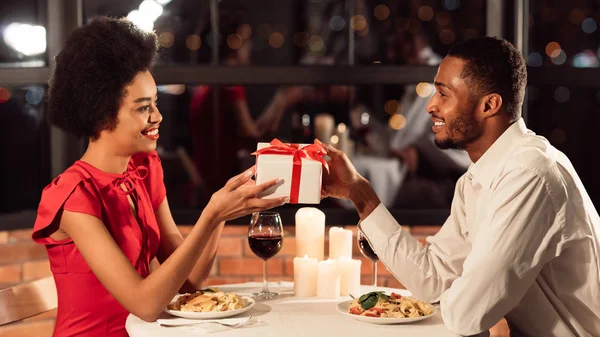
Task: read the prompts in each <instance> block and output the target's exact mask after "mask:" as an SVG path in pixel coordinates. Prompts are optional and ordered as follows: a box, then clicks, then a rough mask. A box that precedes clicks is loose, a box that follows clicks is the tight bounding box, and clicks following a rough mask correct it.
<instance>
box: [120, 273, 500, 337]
mask: <svg viewBox="0 0 600 337" xmlns="http://www.w3.org/2000/svg"><path fill="white" fill-rule="evenodd" d="M215 287H216V288H218V290H217V289H215ZM210 288H212V289H215V290H217V291H223V292H234V293H236V294H238V295H239V296H249V297H251V296H252V293H254V292H257V291H259V290H261V288H262V283H258V282H248V283H242V284H228V285H218V286H211V287H210ZM269 289H270V290H271V291H274V292H277V293H279V294H280V295H279V296H278V297H277V298H275V299H269V300H256V301H255V303H254V305H253V307H251V308H250V309H249V310H247V311H245V312H243V313H240V314H239V315H237V316H235V317H234V321H235V319H237V321H238V322H244V321H246V319H247V318H249V317H252V320H253V321H252V322H254V323H253V324H247V325H243V326H242V327H239V328H227V327H222V326H221V325H219V324H216V323H205V322H212V321H213V320H208V321H204V320H194V321H193V322H192V323H196V322H197V324H193V325H182V326H164V325H161V323H162V324H164V323H165V322H167V323H169V321H170V320H182V319H181V318H177V317H174V316H171V315H169V314H167V313H166V312H165V313H163V314H162V315H161V317H160V318H159V319H158V320H157V321H155V322H145V321H143V320H141V319H140V318H138V317H136V316H134V315H132V314H130V315H129V316H128V318H127V322H126V329H127V332H128V333H129V336H131V337H168V336H178V337H192V336H202V335H208V334H210V335H214V336H218V337H230V336H237V337H252V336H256V337H258V336H260V337H263V336H277V337H321V336H322V337H326V336H327V337H338V336H339V337H365V336H418V337H455V336H460V335H457V334H455V333H453V332H452V331H450V330H449V329H448V328H447V327H446V325H445V324H444V322H443V320H442V317H441V314H440V310H439V308H437V310H436V313H435V314H433V315H431V316H429V317H427V318H425V319H423V320H420V321H417V322H406V323H397V324H389V325H381V324H373V323H368V322H364V321H359V320H358V319H356V318H357V317H352V316H351V315H348V314H345V313H343V312H340V311H339V310H338V309H337V304H338V303H341V302H344V301H349V300H351V298H350V297H349V296H342V297H338V298H317V297H305V298H299V297H296V296H294V291H293V290H294V284H293V283H292V282H272V283H269ZM371 291H384V292H385V293H387V294H391V292H396V293H398V294H401V295H403V296H410V295H411V294H410V292H408V291H407V290H406V289H393V288H386V287H377V288H374V287H373V286H366V285H362V286H361V294H363V293H367V292H371ZM434 306H435V305H434ZM227 320H229V321H230V322H231V320H232V319H231V318H229V319H223V320H222V321H227ZM188 322H189V320H188ZM244 323H246V322H244ZM488 335H489V333H484V334H480V335H479V336H488Z"/></svg>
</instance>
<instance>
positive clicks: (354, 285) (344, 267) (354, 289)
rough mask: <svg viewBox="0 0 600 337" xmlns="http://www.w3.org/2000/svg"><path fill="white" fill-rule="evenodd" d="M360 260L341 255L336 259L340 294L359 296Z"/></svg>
mask: <svg viewBox="0 0 600 337" xmlns="http://www.w3.org/2000/svg"><path fill="white" fill-rule="evenodd" d="M361 263H362V261H361V260H354V259H352V258H349V257H346V256H342V257H340V258H339V259H338V265H339V270H340V295H342V296H348V295H353V296H354V297H358V296H360V265H361Z"/></svg>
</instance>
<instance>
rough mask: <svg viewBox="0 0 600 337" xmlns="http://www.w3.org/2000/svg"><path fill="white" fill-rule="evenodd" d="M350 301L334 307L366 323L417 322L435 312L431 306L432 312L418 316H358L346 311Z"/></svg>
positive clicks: (434, 308)
mask: <svg viewBox="0 0 600 337" xmlns="http://www.w3.org/2000/svg"><path fill="white" fill-rule="evenodd" d="M352 301H353V300H349V301H344V302H340V303H338V304H337V305H336V306H335V307H336V309H337V311H339V312H340V313H342V314H344V315H346V316H349V317H352V318H354V319H356V320H359V321H361V322H367V323H372V324H403V323H411V322H417V321H421V320H424V319H427V318H429V317H432V316H434V315H435V314H436V313H437V309H436V307H434V306H432V307H433V313H432V314H431V315H427V316H420V317H408V318H387V317H386V318H381V317H368V316H360V315H354V314H351V313H349V312H348V309H350V304H352Z"/></svg>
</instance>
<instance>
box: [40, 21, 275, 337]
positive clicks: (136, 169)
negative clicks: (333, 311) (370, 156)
mask: <svg viewBox="0 0 600 337" xmlns="http://www.w3.org/2000/svg"><path fill="white" fill-rule="evenodd" d="M156 52H157V37H156V36H155V34H153V33H146V32H144V31H142V30H140V29H139V28H137V27H136V26H135V25H134V24H133V23H131V22H130V21H127V20H123V19H112V18H106V17H98V18H95V19H93V20H92V21H91V22H90V23H88V24H86V25H85V26H82V27H79V28H77V29H75V30H74V31H73V32H72V33H71V34H70V35H69V37H68V39H67V41H66V43H65V45H64V47H63V49H62V50H61V51H60V53H59V54H58V55H57V57H56V65H55V67H54V70H53V73H52V77H51V79H50V81H49V105H50V114H49V115H50V116H49V117H50V120H51V122H52V123H54V124H55V125H57V126H58V127H60V128H62V129H64V130H65V131H67V132H70V133H73V134H75V135H77V136H80V137H85V138H87V139H89V144H88V146H87V149H86V151H85V153H84V154H83V156H82V157H81V159H80V160H77V161H76V162H75V163H74V164H73V165H72V166H71V167H69V168H68V169H67V170H66V171H65V172H63V173H62V174H61V175H59V176H58V177H57V178H56V179H54V180H53V181H52V183H51V184H50V185H48V186H47V187H46V188H45V189H44V191H43V193H42V197H41V201H40V204H39V207H38V213H37V219H36V221H35V224H34V228H33V234H32V236H33V239H34V240H35V241H36V242H38V243H40V244H44V245H45V246H46V248H47V251H48V257H49V260H50V266H51V270H52V274H53V276H54V279H55V282H56V288H57V294H58V311H57V317H56V325H55V330H54V336H56V337H66V336H89V337H105V336H111V337H113V336H114V337H126V336H127V332H126V330H125V320H126V318H127V316H128V314H129V313H132V314H134V315H136V316H138V317H140V318H141V319H143V320H146V321H154V320H155V319H156V318H157V317H158V316H159V314H160V313H161V312H162V311H163V310H164V309H165V308H166V306H167V305H168V304H169V302H170V301H171V300H172V299H173V296H174V295H175V294H176V293H177V292H179V291H181V292H193V291H195V290H197V289H200V288H201V287H202V283H203V282H204V281H205V280H206V278H207V277H208V275H209V273H210V270H211V268H212V264H213V261H214V258H215V254H216V250H217V246H218V244H219V240H220V235H221V232H222V230H223V227H224V222H225V221H227V220H231V219H234V218H238V217H240V216H244V215H247V214H250V213H252V212H255V211H260V210H265V209H269V208H272V207H275V206H279V205H282V204H283V203H284V201H285V200H284V199H283V198H275V199H257V198H256V196H257V195H258V193H260V192H261V191H264V190H266V189H267V188H269V187H270V186H273V185H274V184H275V181H271V182H267V183H264V184H261V185H258V186H257V185H256V184H255V183H254V181H253V180H252V179H251V176H252V175H253V174H254V168H252V169H250V170H247V171H246V172H244V173H243V174H239V175H237V176H235V177H233V178H232V179H230V180H229V181H228V182H227V183H226V184H225V186H224V187H223V188H221V189H220V190H218V191H217V192H215V193H214V194H213V195H212V197H211V199H210V202H209V203H208V204H207V205H206V207H205V208H204V210H203V211H202V214H201V215H200V217H199V219H198V221H197V222H196V224H195V226H194V227H193V229H192V231H191V232H190V233H189V235H188V236H187V237H186V238H185V239H184V238H183V236H182V235H181V233H180V231H179V229H178V228H177V226H176V224H175V221H174V220H173V217H172V215H171V211H170V208H169V202H168V201H167V198H166V190H165V185H164V177H163V169H162V165H161V161H160V158H159V157H158V154H157V152H156V146H157V140H158V138H159V127H160V123H161V122H162V115H161V113H160V112H159V110H158V107H157V102H156V99H157V88H156V83H155V82H154V78H153V76H152V74H151V73H150V68H151V66H152V64H153V62H154V60H155V57H156ZM154 258H157V260H158V262H160V265H159V266H158V267H157V268H156V269H154V270H152V271H151V270H150V261H152V260H153V259H154Z"/></svg>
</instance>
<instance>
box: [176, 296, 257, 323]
mask: <svg viewBox="0 0 600 337" xmlns="http://www.w3.org/2000/svg"><path fill="white" fill-rule="evenodd" d="M179 296H181V295H177V296H175V297H174V298H173V301H175V300H176V299H177V298H178V297H179ZM240 297H241V298H243V299H244V300H246V303H247V305H246V306H245V307H243V308H239V309H235V310H228V311H211V312H191V311H179V310H169V309H165V312H166V313H168V314H170V315H173V316H177V317H182V318H189V319H215V318H225V317H231V316H235V315H239V314H241V313H243V312H246V311H248V310H250V308H252V307H253V306H254V304H255V303H256V302H255V301H254V299H253V298H251V297H246V296H240ZM171 302H172V301H171Z"/></svg>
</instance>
